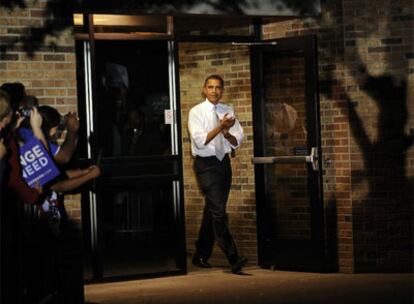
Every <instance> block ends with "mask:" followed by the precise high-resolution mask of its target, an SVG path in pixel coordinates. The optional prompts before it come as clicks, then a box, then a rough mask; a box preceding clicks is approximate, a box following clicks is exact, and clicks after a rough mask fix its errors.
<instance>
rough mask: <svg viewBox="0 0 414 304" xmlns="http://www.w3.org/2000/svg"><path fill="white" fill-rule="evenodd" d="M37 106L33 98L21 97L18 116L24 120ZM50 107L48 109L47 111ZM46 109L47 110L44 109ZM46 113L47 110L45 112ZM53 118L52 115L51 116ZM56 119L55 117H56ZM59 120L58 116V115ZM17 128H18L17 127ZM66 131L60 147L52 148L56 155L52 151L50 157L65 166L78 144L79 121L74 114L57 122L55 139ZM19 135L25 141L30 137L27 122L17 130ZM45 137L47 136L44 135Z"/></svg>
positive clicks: (67, 115) (54, 146) (36, 101)
mask: <svg viewBox="0 0 414 304" xmlns="http://www.w3.org/2000/svg"><path fill="white" fill-rule="evenodd" d="M38 106H39V100H38V99H37V97H35V96H31V95H27V96H25V97H23V99H22V100H21V102H20V106H19V109H20V110H19V111H18V113H20V116H22V117H23V118H24V116H28V115H30V111H31V109H32V108H34V107H38ZM50 108H51V107H49V111H51V110H50ZM45 109H47V108H45ZM45 111H48V110H45ZM52 116H53V115H52ZM56 117H57V116H56ZM59 118H60V114H59ZM45 125H48V122H45V124H44V126H45ZM17 127H18V126H17ZM65 129H66V136H65V139H64V141H63V143H62V144H61V145H60V147H59V149H57V145H53V146H52V147H53V148H56V150H57V151H55V152H56V154H55V153H54V151H52V155H54V159H55V161H56V162H57V163H59V164H66V163H68V162H69V161H70V160H71V158H72V156H73V154H74V152H75V150H76V147H77V144H78V131H79V120H78V119H77V117H76V115H75V113H71V112H69V113H68V114H66V115H65V116H64V117H63V121H60V122H59V125H58V127H57V128H56V132H55V135H54V136H55V137H60V135H61V133H62V132H63V131H64V130H65ZM19 135H20V136H21V137H22V138H23V139H25V138H26V140H27V138H28V137H30V136H31V131H30V125H29V124H28V122H26V123H25V122H23V123H22V126H21V127H20V129H19ZM45 135H47V134H45Z"/></svg>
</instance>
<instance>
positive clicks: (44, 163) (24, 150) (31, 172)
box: [20, 138, 60, 187]
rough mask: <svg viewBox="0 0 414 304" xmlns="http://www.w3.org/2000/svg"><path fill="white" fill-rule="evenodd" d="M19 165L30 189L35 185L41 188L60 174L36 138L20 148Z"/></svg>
mask: <svg viewBox="0 0 414 304" xmlns="http://www.w3.org/2000/svg"><path fill="white" fill-rule="evenodd" d="M20 164H21V166H22V175H23V178H24V179H25V180H26V182H27V184H28V185H29V186H30V187H34V186H35V185H36V184H37V183H39V184H40V185H42V186H43V185H44V184H46V183H47V182H49V181H51V180H52V179H54V178H55V177H56V176H58V175H59V174H60V173H59V170H58V168H57V167H56V165H55V163H54V161H53V159H52V158H51V156H50V155H49V153H48V152H47V151H46V149H45V147H44V146H43V144H42V143H41V142H40V141H39V140H38V139H37V138H32V139H31V140H30V141H28V142H27V143H25V144H24V145H23V146H21V147H20Z"/></svg>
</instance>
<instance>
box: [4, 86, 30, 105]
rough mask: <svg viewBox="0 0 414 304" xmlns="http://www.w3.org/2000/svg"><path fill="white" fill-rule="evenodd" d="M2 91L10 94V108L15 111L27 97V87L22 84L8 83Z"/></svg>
mask: <svg viewBox="0 0 414 304" xmlns="http://www.w3.org/2000/svg"><path fill="white" fill-rule="evenodd" d="M1 89H2V90H4V91H6V92H7V94H9V101H10V106H11V107H12V109H13V111H15V110H16V109H17V108H18V107H19V104H20V101H21V100H22V98H23V97H24V96H25V95H26V92H25V87H24V85H23V84H22V83H20V82H6V83H3V84H2V85H1Z"/></svg>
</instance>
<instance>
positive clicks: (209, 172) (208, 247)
mask: <svg viewBox="0 0 414 304" xmlns="http://www.w3.org/2000/svg"><path fill="white" fill-rule="evenodd" d="M194 170H195V173H196V176H197V180H198V183H199V186H200V188H201V191H202V192H203V194H204V196H205V206H204V214H203V220H202V223H201V227H200V232H199V236H198V240H197V242H196V249H197V253H198V254H199V255H200V256H202V257H204V258H205V259H208V258H209V257H210V256H211V252H212V250H213V245H214V241H216V242H217V244H218V245H219V247H220V248H221V249H222V250H223V251H224V253H225V254H226V256H227V258H228V260H229V262H230V264H233V263H234V262H235V261H236V260H237V249H236V245H235V243H234V240H233V237H232V236H231V234H230V232H229V228H228V221H227V213H226V206H227V199H228V197H229V192H230V187H231V178H232V172H231V165H230V158H229V157H228V155H226V156H225V157H224V159H223V160H222V161H219V160H218V159H217V158H216V157H215V156H212V157H197V158H196V160H195V162H194Z"/></svg>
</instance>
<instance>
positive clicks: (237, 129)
mask: <svg viewBox="0 0 414 304" xmlns="http://www.w3.org/2000/svg"><path fill="white" fill-rule="evenodd" d="M229 131H230V134H231V135H233V136H234V137H235V138H236V140H237V146H233V145H232V144H231V143H230V142H229V144H230V146H231V147H232V148H233V149H237V148H238V147H240V145H241V143H242V141H243V137H244V133H243V128H242V126H241V125H240V122H239V120H238V119H236V122H235V123H234V126H233V127H231V128H230V130H229Z"/></svg>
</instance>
